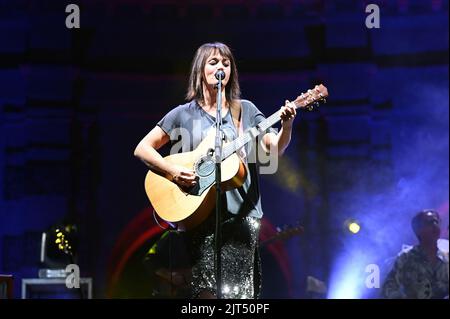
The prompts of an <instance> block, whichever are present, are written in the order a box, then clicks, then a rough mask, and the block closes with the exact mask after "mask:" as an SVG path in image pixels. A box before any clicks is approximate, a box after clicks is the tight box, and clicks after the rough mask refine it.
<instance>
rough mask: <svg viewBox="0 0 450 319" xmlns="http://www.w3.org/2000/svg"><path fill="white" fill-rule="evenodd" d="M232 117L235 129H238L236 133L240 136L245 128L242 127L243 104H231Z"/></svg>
mask: <svg viewBox="0 0 450 319" xmlns="http://www.w3.org/2000/svg"><path fill="white" fill-rule="evenodd" d="M230 111H232V112H231V117H232V118H233V123H234V127H236V132H237V133H238V136H239V135H241V134H242V133H243V131H244V130H243V127H242V125H241V124H242V118H241V117H242V107H241V102H240V101H239V103H231V106H230Z"/></svg>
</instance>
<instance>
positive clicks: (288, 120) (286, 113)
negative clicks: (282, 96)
mask: <svg viewBox="0 0 450 319" xmlns="http://www.w3.org/2000/svg"><path fill="white" fill-rule="evenodd" d="M296 115H297V111H296V110H295V104H294V102H289V101H288V100H286V102H285V104H284V106H282V107H281V109H280V117H281V125H283V127H292V123H293V122H294V119H295V116H296Z"/></svg>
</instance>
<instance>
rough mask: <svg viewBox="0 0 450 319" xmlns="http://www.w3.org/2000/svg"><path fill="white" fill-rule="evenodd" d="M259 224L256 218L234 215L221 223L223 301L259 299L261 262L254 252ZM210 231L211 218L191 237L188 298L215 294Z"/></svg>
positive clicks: (255, 250) (211, 225) (212, 247)
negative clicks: (189, 290)
mask: <svg viewBox="0 0 450 319" xmlns="http://www.w3.org/2000/svg"><path fill="white" fill-rule="evenodd" d="M212 215H214V214H212ZM260 224H261V222H260V220H259V219H258V218H255V217H240V216H234V215H233V216H232V217H230V218H228V219H227V220H226V221H225V222H223V223H222V240H221V241H222V245H221V268H222V271H221V274H222V297H223V298H226V299H231V298H232V299H253V298H258V297H259V295H260V291H261V260H260V256H259V253H258V249H259V247H258V239H259V228H260ZM214 229H215V224H214V218H209V219H208V220H207V221H206V222H205V223H203V224H202V225H200V226H199V227H198V228H197V229H196V230H195V231H194V232H193V234H192V235H191V245H190V246H191V252H192V257H193V267H192V282H191V290H192V295H191V296H192V298H198V297H199V296H200V294H201V293H202V292H204V291H207V292H210V293H212V294H213V295H216V280H215V270H214Z"/></svg>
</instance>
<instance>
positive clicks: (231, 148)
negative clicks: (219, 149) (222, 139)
mask: <svg viewBox="0 0 450 319" xmlns="http://www.w3.org/2000/svg"><path fill="white" fill-rule="evenodd" d="M280 120H281V117H280V115H279V112H278V111H277V112H275V113H273V114H272V115H271V116H269V117H268V118H266V119H265V120H263V121H262V122H260V123H259V124H258V125H256V126H255V127H252V128H251V129H249V130H247V131H245V132H244V134H243V135H242V136H240V137H238V138H236V139H235V140H234V141H233V142H231V143H229V144H227V145H226V146H225V147H224V148H223V155H222V160H224V159H226V158H228V157H229V156H231V155H232V154H233V153H235V152H236V151H237V150H239V149H240V148H241V147H243V146H245V145H246V144H247V143H249V142H251V141H252V140H253V139H255V138H257V137H258V136H259V135H261V134H262V133H264V132H265V131H266V130H267V129H268V128H270V127H272V126H273V125H275V124H276V123H277V122H279V121H280Z"/></svg>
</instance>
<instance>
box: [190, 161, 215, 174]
mask: <svg viewBox="0 0 450 319" xmlns="http://www.w3.org/2000/svg"><path fill="white" fill-rule="evenodd" d="M215 165H216V164H215V162H214V161H213V159H212V158H211V157H209V156H205V157H202V158H200V159H199V161H198V162H197V163H196V165H195V171H196V172H197V175H198V176H200V177H207V176H209V175H211V174H212V173H213V172H214V169H215Z"/></svg>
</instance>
